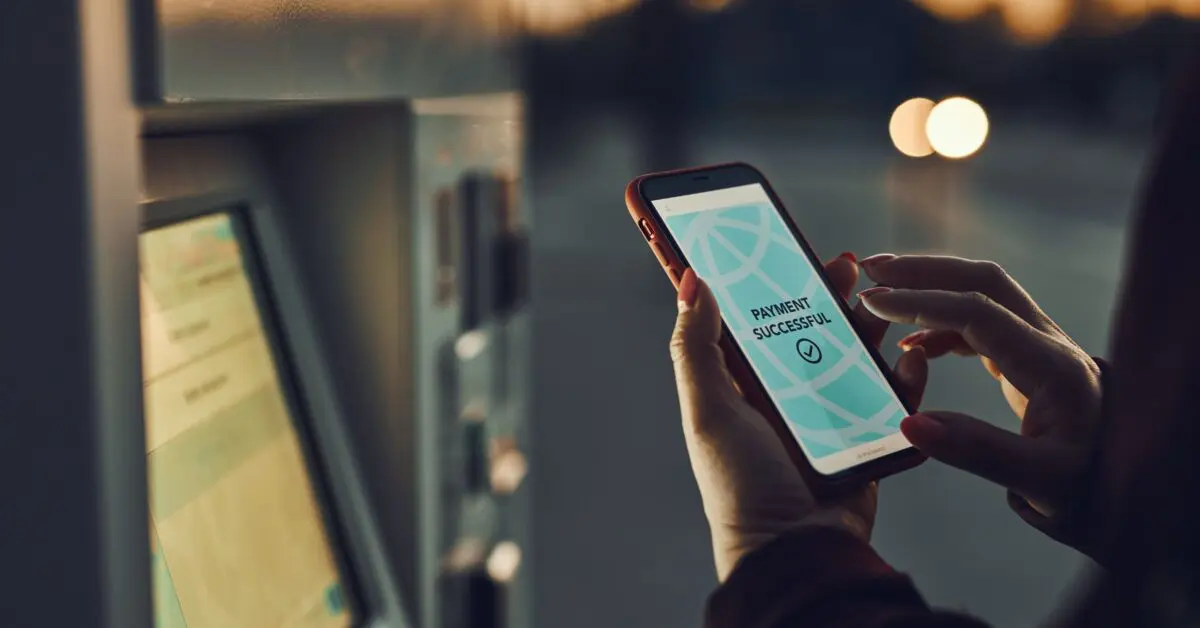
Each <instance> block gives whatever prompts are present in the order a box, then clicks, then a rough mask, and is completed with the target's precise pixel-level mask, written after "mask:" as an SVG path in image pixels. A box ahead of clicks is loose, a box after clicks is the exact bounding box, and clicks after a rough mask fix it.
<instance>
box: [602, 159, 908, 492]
mask: <svg viewBox="0 0 1200 628" xmlns="http://www.w3.org/2000/svg"><path fill="white" fill-rule="evenodd" d="M625 202H626V205H627V206H628V207H629V213H630V215H631V216H632V217H633V220H634V222H635V223H636V224H637V227H638V229H639V230H640V231H641V232H642V236H643V237H644V238H645V239H646V242H647V244H649V246H650V248H651V250H652V251H653V252H654V255H655V257H656V258H658V261H659V264H661V265H662V267H663V269H664V270H665V271H666V273H667V276H668V277H670V278H671V281H672V283H674V284H675V285H676V287H678V285H679V280H680V278H681V277H682V276H683V271H684V270H685V269H687V268H689V267H690V268H692V269H693V270H694V271H695V273H696V275H697V276H698V277H699V278H701V279H703V280H704V281H705V283H707V284H708V286H709V288H711V289H712V291H713V293H714V294H715V295H716V298H717V302H718V303H719V304H720V308H721V317H722V319H723V322H724V334H723V338H722V346H723V348H724V351H725V356H726V361H727V362H728V364H729V368H730V371H731V373H732V374H733V377H734V380H735V381H736V382H737V385H738V388H739V389H740V390H741V391H742V394H743V395H744V396H745V397H746V398H747V400H749V401H750V403H751V404H752V405H753V406H754V407H755V408H756V409H758V410H759V411H760V412H761V413H762V414H763V416H765V417H766V418H767V420H768V421H769V422H770V423H771V424H772V426H773V427H774V428H775V430H776V431H777V432H778V434H779V435H780V437H781V438H782V439H783V440H784V443H785V445H786V446H787V448H788V451H789V453H790V455H791V457H792V460H793V461H794V462H795V463H796V466H797V467H798V468H799V469H800V471H801V472H802V473H803V474H804V476H805V479H806V481H808V483H809V486H810V488H812V489H813V490H816V491H822V492H827V491H830V490H836V489H839V488H847V487H851V486H859V485H861V484H864V483H866V482H869V481H871V480H877V479H879V478H882V477H884V476H887V475H891V474H894V473H898V472H900V471H903V470H905V469H909V468H912V467H914V466H916V465H918V464H920V463H921V462H923V461H924V459H925V457H924V456H923V455H922V454H921V453H920V452H919V451H918V450H917V449H916V448H914V447H913V446H912V445H911V444H910V443H909V442H908V440H907V439H906V438H904V435H903V434H902V433H901V432H900V421H901V420H902V419H903V418H904V417H906V416H908V415H909V414H912V411H913V409H912V408H909V407H908V405H907V403H906V401H905V400H904V397H903V395H901V394H899V393H898V390H899V388H898V386H897V385H896V383H895V381H894V380H893V378H892V374H891V369H889V368H888V367H887V365H886V364H885V363H884V361H883V359H882V358H881V357H880V355H879V352H878V351H877V350H876V349H875V347H873V346H871V345H870V344H868V343H867V342H865V341H864V340H863V334H862V332H861V331H860V330H859V329H858V327H857V325H856V324H855V322H854V318H853V316H852V315H851V312H850V309H849V306H847V304H846V302H845V301H844V300H843V299H842V298H841V297H840V296H839V295H838V294H837V293H836V292H835V291H834V289H833V287H832V284H830V282H829V278H828V277H827V276H826V275H825V271H824V266H823V264H822V263H821V262H820V260H819V259H818V258H817V256H816V255H815V254H814V253H813V251H812V247H810V246H809V244H808V242H807V241H806V240H805V239H804V236H803V235H801V233H800V230H799V229H797V228H796V224H795V222H793V221H792V218H791V216H790V215H789V214H788V213H787V212H786V211H785V210H784V208H783V204H782V203H781V202H780V201H779V197H778V196H777V195H776V194H775V192H774V191H773V190H772V189H771V185H770V184H769V183H767V180H766V178H765V177H764V176H763V175H762V173H760V172H759V171H758V170H757V169H755V168H753V167H751V166H749V165H746V164H741V163H735V164H723V165H716V166H706V167H702V168H695V169H689V170H679V171H673V172H664V173H656V174H648V175H644V176H641V177H638V178H637V179H634V180H633V181H632V182H630V184H629V186H628V187H627V188H626V190H625Z"/></svg>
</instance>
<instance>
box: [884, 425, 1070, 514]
mask: <svg viewBox="0 0 1200 628" xmlns="http://www.w3.org/2000/svg"><path fill="white" fill-rule="evenodd" d="M900 430H901V431H902V432H903V433H904V436H905V437H906V438H907V439H908V440H909V442H911V443H912V444H913V445H915V446H916V447H917V449H919V450H921V453H923V454H925V455H927V456H929V457H930V458H935V459H937V460H940V461H942V462H944V463H946V464H948V465H950V466H952V467H957V468H959V469H962V470H963V471H966V472H968V473H972V474H974V475H977V476H979V477H981V478H983V479H985V480H990V481H992V482H995V483H996V484H999V485H1001V486H1004V487H1007V488H1009V489H1011V490H1013V491H1014V492H1016V493H1019V494H1020V495H1022V496H1024V497H1026V498H1027V499H1038V500H1041V499H1047V500H1055V499H1057V498H1058V497H1060V496H1061V490H1062V489H1063V487H1065V486H1067V485H1068V484H1069V483H1070V481H1071V475H1070V472H1071V469H1072V466H1071V464H1072V462H1071V458H1072V455H1071V452H1069V451H1064V450H1062V448H1061V447H1059V446H1057V445H1056V444H1055V443H1052V442H1050V441H1047V440H1043V439H1035V438H1029V437H1026V436H1021V435H1019V434H1015V433H1013V432H1010V431H1008V430H1005V429H1001V428H999V427H996V426H994V425H992V424H990V423H987V422H986V421H981V420H979V419H976V418H974V417H971V416H967V415H965V414H959V413H957V412H922V413H920V414H916V415H913V416H910V417H908V418H906V419H904V421H903V422H901V423H900Z"/></svg>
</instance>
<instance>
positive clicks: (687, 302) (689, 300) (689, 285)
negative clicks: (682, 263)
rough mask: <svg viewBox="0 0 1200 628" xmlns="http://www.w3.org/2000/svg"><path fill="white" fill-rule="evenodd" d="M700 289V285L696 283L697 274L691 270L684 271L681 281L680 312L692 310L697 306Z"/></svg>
mask: <svg viewBox="0 0 1200 628" xmlns="http://www.w3.org/2000/svg"><path fill="white" fill-rule="evenodd" d="M699 287H700V286H699V284H697V283H696V272H695V271H693V270H692V269H690V268H689V269H687V270H685V271H683V277H681V278H680V279H679V295H678V299H679V302H678V305H679V311H680V312H685V311H687V310H690V309H692V306H693V305H695V304H696V295H697V294H699Z"/></svg>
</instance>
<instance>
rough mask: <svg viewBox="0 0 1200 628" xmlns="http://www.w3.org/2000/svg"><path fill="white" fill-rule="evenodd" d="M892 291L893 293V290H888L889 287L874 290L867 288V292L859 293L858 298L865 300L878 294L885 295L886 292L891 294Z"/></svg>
mask: <svg viewBox="0 0 1200 628" xmlns="http://www.w3.org/2000/svg"><path fill="white" fill-rule="evenodd" d="M891 291H892V289H891V288H888V287H887V286H875V287H874V288H867V289H866V290H863V291H862V292H860V293H858V298H860V299H865V298H867V297H869V296H874V295H876V294H883V293H884V292H891Z"/></svg>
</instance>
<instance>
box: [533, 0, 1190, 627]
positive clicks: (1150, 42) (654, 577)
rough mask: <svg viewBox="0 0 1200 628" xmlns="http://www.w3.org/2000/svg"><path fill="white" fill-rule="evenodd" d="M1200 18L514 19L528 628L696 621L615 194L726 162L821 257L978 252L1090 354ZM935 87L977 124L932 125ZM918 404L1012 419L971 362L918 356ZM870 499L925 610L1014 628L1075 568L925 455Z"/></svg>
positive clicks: (1022, 3) (700, 561)
mask: <svg viewBox="0 0 1200 628" xmlns="http://www.w3.org/2000/svg"><path fill="white" fill-rule="evenodd" d="M1198 16H1200V3H1198V2H1194V1H1191V0H1178V1H1166V0H1164V1H1158V2H1156V1H1146V0H1094V1H1087V0H918V1H914V2H909V1H905V0H894V1H893V0H839V1H836V2H819V1H813V0H732V1H726V0H693V1H692V2H690V3H688V2H678V3H673V2H669V1H662V0H658V1H656V0H647V1H645V2H641V3H632V2H629V3H627V2H622V1H620V0H614V1H612V2H602V1H596V2H589V3H585V2H579V3H571V5H570V8H568V3H561V4H560V3H550V2H546V3H536V4H531V5H530V7H529V13H528V17H529V20H530V21H529V24H530V28H531V30H533V32H535V33H536V34H537V36H536V37H535V39H534V41H532V42H529V43H528V45H527V48H526V57H525V64H526V65H525V66H524V69H525V71H526V72H527V74H526V80H527V86H528V87H527V89H528V93H529V97H530V116H529V120H530V124H531V128H530V130H531V137H530V153H529V159H530V162H529V163H530V167H531V171H530V172H531V176H532V180H533V183H532V199H533V200H534V202H535V203H536V208H537V221H538V222H537V230H538V232H539V237H538V238H537V239H536V240H535V242H536V245H537V247H538V248H537V249H536V253H535V259H536V260H537V263H536V264H535V265H534V266H533V269H534V278H535V281H534V286H535V290H536V295H537V299H536V303H537V308H536V310H535V319H536V324H535V326H534V327H535V329H537V330H538V332H537V342H536V344H535V346H534V351H535V354H534V355H535V357H536V359H535V371H534V372H535V377H536V382H537V388H536V390H537V392H536V394H535V399H536V405H535V419H534V420H535V421H536V422H537V424H538V426H539V427H538V435H539V438H538V442H537V446H538V448H537V465H538V467H539V468H542V469H547V470H552V471H550V472H548V473H542V474H538V475H537V477H536V479H535V480H534V481H535V486H536V500H535V503H536V506H535V511H536V512H537V518H536V519H535V521H536V524H537V528H536V538H537V546H536V556H537V559H536V560H537V562H536V566H537V573H538V576H539V578H538V585H537V587H538V594H537V596H536V599H535V606H536V608H537V617H538V618H539V620H540V621H543V622H545V623H544V624H542V625H545V626H575V627H584V626H588V627H591V626H596V627H600V626H613V625H621V626H646V627H650V626H691V625H697V624H698V622H699V621H700V613H701V609H702V608H703V602H704V598H705V596H706V595H707V594H708V593H709V592H710V591H711V589H712V588H713V586H714V579H713V572H712V566H711V558H710V556H709V552H708V545H707V543H708V537H707V531H706V529H705V526H704V524H703V517H702V513H701V509H700V504H699V500H698V496H697V492H696V490H695V487H694V483H693V480H692V478H691V476H690V469H689V467H688V465H687V461H686V456H685V451H684V447H683V443H682V439H681V438H680V434H679V424H678V417H677V406H676V401H675V399H674V394H673V393H674V391H673V387H672V379H671V369H670V365H669V360H668V357H667V352H666V342H667V339H668V336H669V333H670V328H671V324H672V322H673V319H674V307H673V304H672V295H671V293H670V287H669V285H668V284H667V282H666V280H665V279H664V278H662V277H660V276H659V271H658V270H657V269H656V268H655V266H656V264H655V262H654V260H653V258H652V257H651V256H650V255H649V254H647V252H646V251H645V244H644V243H643V242H642V238H641V237H640V235H639V234H638V233H637V232H636V231H635V230H634V229H632V228H631V225H630V224H629V221H628V219H627V217H626V212H625V211H624V208H623V207H622V204H621V201H620V199H618V198H617V195H616V191H617V190H619V189H620V188H621V186H622V185H623V184H624V183H626V182H627V181H628V180H629V179H631V178H632V177H633V176H635V175H637V174H640V173H641V172H644V171H650V170H655V169H665V168H674V167H679V166H684V165H700V164H705V163H714V162H722V161H734V160H739V161H746V162H749V163H751V164H754V165H755V166H758V167H759V168H760V169H762V170H763V171H764V173H765V174H766V175H767V177H768V178H769V179H771V181H772V183H773V184H774V185H775V186H776V188H777V190H778V191H779V194H780V195H781V197H782V199H783V201H784V202H785V203H786V204H787V207H788V209H789V210H790V212H791V214H792V216H793V217H794V218H795V220H796V222H797V223H798V225H799V226H800V228H801V229H802V230H803V231H804V232H805V233H806V235H807V236H808V238H809V241H810V242H811V243H813V246H814V247H816V249H817V251H818V253H819V254H820V255H822V256H823V257H825V258H831V257H833V256H835V255H837V254H838V253H840V252H841V251H853V252H855V253H857V254H858V255H859V256H860V257H862V256H864V255H869V254H872V253H878V252H891V253H909V252H926V253H949V254H954V255H961V256H965V257H970V258H976V259H991V260H995V261H998V262H1000V263H1001V264H1003V265H1004V266H1005V267H1006V268H1007V269H1008V270H1009V272H1010V273H1011V274H1012V275H1013V276H1014V277H1015V278H1016V279H1017V280H1018V281H1019V282H1021V283H1022V284H1023V285H1024V286H1025V288H1026V289H1027V290H1028V291H1029V292H1030V293H1031V294H1032V296H1033V297H1034V298H1035V299H1036V300H1037V301H1038V302H1039V303H1040V304H1041V305H1042V306H1043V308H1044V309H1045V310H1046V311H1047V312H1048V313H1049V315H1050V316H1052V317H1053V318H1055V319H1056V320H1057V321H1058V322H1059V324H1060V325H1061V326H1062V327H1063V328H1064V329H1066V330H1067V331H1068V332H1069V333H1070V334H1072V335H1073V336H1074V337H1075V338H1076V339H1077V340H1078V341H1079V342H1080V343H1081V344H1082V345H1083V346H1084V347H1085V348H1086V349H1088V350H1089V351H1091V352H1093V353H1094V354H1097V355H1103V354H1104V353H1105V351H1106V346H1107V338H1108V329H1109V321H1110V317H1111V307H1112V305H1113V302H1114V298H1115V296H1116V294H1117V290H1118V287H1119V286H1118V277H1119V274H1120V271H1121V268H1122V249H1123V245H1124V237H1125V236H1124V234H1125V228H1126V224H1127V219H1128V216H1129V211H1130V209H1131V207H1132V204H1133V202H1134V199H1135V196H1136V194H1137V186H1138V180H1139V176H1140V172H1141V170H1142V167H1143V163H1144V161H1145V157H1146V151H1147V149H1148V143H1149V141H1150V139H1151V137H1152V133H1153V129H1154V126H1155V120H1156V112H1157V111H1158V107H1159V101H1160V98H1161V97H1162V95H1163V93H1164V89H1165V88H1167V86H1168V85H1169V82H1170V80H1171V78H1170V77H1171V76H1172V71H1173V69H1174V68H1175V67H1176V65H1177V64H1178V62H1179V61H1180V60H1181V58H1182V56H1183V55H1184V54H1185V52H1186V50H1187V49H1188V41H1189V38H1191V37H1192V35H1193V34H1194V33H1195V32H1196V28H1195V24H1194V22H1192V19H1193V18H1195V17H1198ZM658 22H664V23H669V24H670V26H656V25H655V24H656V23H658ZM952 97H966V98H969V99H971V100H972V101H973V102H975V103H978V105H979V107H980V109H979V110H972V108H970V107H965V108H963V107H955V106H954V105H953V103H950V104H949V106H948V107H947V108H945V109H944V110H943V112H942V115H940V116H934V117H933V118H932V119H931V117H930V116H929V107H930V106H931V105H933V104H934V103H939V102H941V101H943V100H945V99H948V98H952ZM916 98H920V99H927V100H926V101H923V102H922V101H916V102H914V103H911V104H908V105H906V106H905V107H904V108H901V105H902V103H906V101H909V100H910V99H916ZM981 112H982V113H981ZM983 118H986V123H984V122H983V121H982V119H983ZM930 140H933V146H931V145H930ZM939 144H940V145H939ZM935 148H936V149H940V150H939V151H935V150H934V149H935ZM944 154H949V155H951V156H952V157H954V158H948V157H946V156H944ZM899 334H900V330H893V331H892V333H891V334H889V337H888V341H887V342H885V354H886V356H887V357H888V358H889V359H894V358H895V357H896V355H897V351H896V349H895V347H894V346H893V342H892V341H894V340H895V339H896V338H898V337H899ZM926 406H927V407H933V408H952V409H957V410H969V411H971V412H972V413H974V414H975V415H976V416H980V417H984V418H987V419H989V420H992V421H994V422H996V423H997V424H1000V425H1005V426H1008V427H1013V426H1015V419H1013V417H1012V415H1011V413H1010V412H1009V411H1008V410H1007V408H1006V406H1005V404H1004V401H1003V399H1002V398H1001V396H1000V394H999V392H998V390H997V389H996V387H995V385H994V382H992V381H991V379H990V377H989V376H988V375H987V374H986V373H985V372H984V371H983V370H982V369H981V368H978V363H977V362H975V361H974V360H965V359H963V358H956V357H947V358H943V359H942V360H939V361H938V362H937V363H935V365H934V367H933V373H932V376H931V385H930V389H929V393H928V396H927V397H926ZM881 496H882V497H881V504H880V516H879V521H878V523H877V525H876V528H875V546H876V547H877V548H878V550H879V551H880V553H881V554H882V555H883V556H884V557H885V558H886V559H888V560H890V561H892V562H893V564H894V565H895V566H896V567H897V568H898V569H900V570H903V571H907V572H908V573H910V574H911V575H912V576H913V578H914V579H915V581H916V583H917V585H918V586H919V587H920V589H921V590H922V592H923V593H924V594H925V595H926V596H927V597H928V599H929V601H930V602H931V603H932V604H936V605H940V606H945V607H950V608H958V609H963V610H965V611H967V612H970V613H975V614H977V615H979V616H980V617H982V618H984V619H986V620H988V621H990V622H993V623H994V625H996V626H1006V627H1018V626H1030V625H1034V624H1036V623H1037V622H1038V620H1039V619H1041V618H1044V617H1046V616H1047V614H1048V613H1049V612H1050V611H1051V610H1052V609H1053V608H1054V607H1055V605H1056V604H1058V603H1060V600H1061V599H1062V596H1063V595H1064V592H1066V591H1068V590H1069V589H1070V583H1071V582H1072V581H1073V579H1074V577H1075V576H1076V575H1077V574H1078V573H1079V572H1080V569H1081V568H1082V567H1083V566H1084V561H1083V560H1082V559H1081V558H1080V557H1079V556H1078V555H1077V554H1075V553H1074V552H1072V551H1070V550H1066V549H1064V548H1062V547H1061V546H1059V545H1057V544H1056V543H1053V542H1050V541H1049V540H1047V539H1045V538H1043V537H1042V536H1041V535H1040V534H1039V533H1038V532H1036V531H1033V530H1032V529H1030V528H1028V527H1025V526H1024V525H1023V524H1022V523H1021V522H1020V521H1018V520H1017V519H1016V518H1015V517H1014V516H1012V515H1011V514H1010V513H1009V512H1008V509H1007V506H1006V505H1005V503H1004V499H1003V493H1002V491H1001V490H1000V489H998V488H996V487H994V486H990V485H988V484H986V483H983V482H980V481H978V480H976V479H974V478H972V477H967V476H965V475H963V474H961V473H955V472H952V471H950V470H948V469H947V468H945V467H943V466H941V465H939V464H936V463H934V464H926V465H923V466H922V467H920V468H918V469H916V470H914V471H911V472H907V473H904V474H902V475H900V476H898V477H894V478H890V479H888V480H886V481H885V482H883V484H882V488H881ZM554 574H564V576H563V577H555V575H554ZM565 574H570V575H569V576H565Z"/></svg>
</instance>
